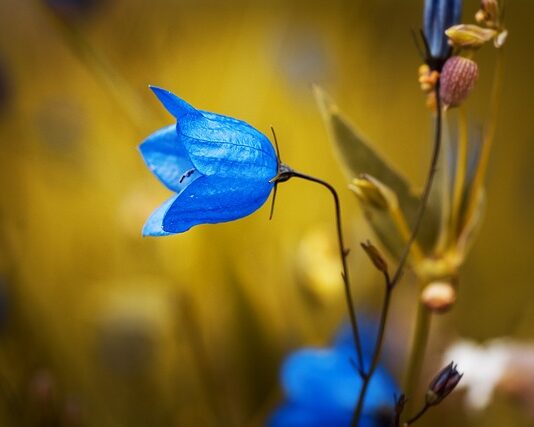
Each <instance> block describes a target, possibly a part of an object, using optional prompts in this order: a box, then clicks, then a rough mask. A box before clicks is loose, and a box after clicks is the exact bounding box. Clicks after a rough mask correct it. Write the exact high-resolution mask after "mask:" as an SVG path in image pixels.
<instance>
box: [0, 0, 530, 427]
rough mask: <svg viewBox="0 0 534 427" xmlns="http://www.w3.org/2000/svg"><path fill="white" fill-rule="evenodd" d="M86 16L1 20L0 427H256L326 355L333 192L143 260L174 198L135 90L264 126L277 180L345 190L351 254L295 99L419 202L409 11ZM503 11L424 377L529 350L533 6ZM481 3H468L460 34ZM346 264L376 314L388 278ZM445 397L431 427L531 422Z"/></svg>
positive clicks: (402, 318) (331, 309) (335, 316)
mask: <svg viewBox="0 0 534 427" xmlns="http://www.w3.org/2000/svg"><path fill="white" fill-rule="evenodd" d="M51 3H52V2H51ZM84 3H85V2H84ZM92 3H94V5H93V7H90V8H85V9H84V10H83V12H80V13H74V14H73V13H71V12H69V11H67V12H65V13H62V14H61V15H57V14H53V13H51V11H50V9H47V7H46V6H45V5H44V2H41V1H38V0H34V1H29V2H19V1H16V0H0V161H1V167H0V174H1V190H2V198H1V211H0V215H1V216H0V227H1V237H2V239H1V254H2V257H1V258H0V274H1V280H0V284H1V287H0V322H1V325H0V328H1V331H0V332H1V336H0V386H1V387H0V390H1V391H2V396H3V398H2V404H1V405H0V424H1V425H6V426H15V425H16V426H25V425H28V426H57V425H60V426H79V425H83V426H99V427H106V426H129V427H135V426H148V425H154V426H171V425H176V426H177V425H185V426H193V425H206V426H211V425H228V426H248V425H250V426H254V425H261V424H262V420H263V419H264V416H265V415H266V414H267V413H268V412H269V411H270V409H271V408H273V407H274V405H276V402H277V399H278V398H279V397H280V392H279V389H278V382H277V381H278V380H277V371H278V367H279V363H280V361H281V360H282V357H283V355H284V354H286V353H287V352H288V351H289V350H290V349H292V348H295V347H296V346H299V345H303V344H323V343H325V342H327V340H328V339H329V337H330V335H331V333H332V331H333V330H334V328H335V327H336V325H337V324H338V323H339V322H340V321H341V319H343V318H344V316H345V315H344V313H345V312H344V307H345V306H344V301H343V299H342V298H343V293H342V287H341V280H340V278H339V277H338V276H335V275H336V274H339V271H338V269H337V264H336V262H337V261H336V258H335V256H336V254H335V241H334V240H333V239H334V225H333V208H332V206H331V205H330V199H329V195H328V194H327V193H326V192H322V191H321V190H319V189H317V188H315V187H314V186H310V185H307V184H306V183H300V182H295V183H293V182H292V183H290V184H287V185H284V186H282V187H280V191H279V196H278V197H279V198H278V202H277V209H276V213H275V217H274V219H273V220H272V221H271V222H269V221H268V207H264V208H263V209H261V210H260V211H259V212H258V213H256V214H255V215H253V216H251V217H249V218H246V219H244V220H241V221H238V222H236V223H229V224H224V225H220V226H217V227H214V226H200V227H196V228H194V229H193V230H192V231H190V232H188V233H186V234H184V235H178V236H174V237H170V238H165V239H142V238H141V237H140V230H141V227H142V224H143V222H144V220H145V218H146V217H147V216H148V214H149V213H150V212H151V211H152V210H153V209H154V208H155V207H156V206H158V205H159V203H160V202H161V201H163V200H164V199H165V198H166V195H167V194H166V193H165V190H162V186H160V185H158V184H157V183H156V181H155V179H154V177H153V176H152V175H151V174H150V173H149V171H148V170H146V168H145V167H144V165H143V163H142V160H141V158H140V156H139V154H138V152H137V145H138V144H139V143H140V141H141V140H142V139H143V138H144V137H145V136H147V135H148V134H149V133H150V132H152V131H153V130H155V129H156V128H158V127H161V126H163V125H165V124H168V123H171V122H172V118H171V117H170V116H168V115H166V113H165V112H164V111H163V109H162V108H160V106H159V105H158V102H157V101H156V100H155V99H154V98H153V97H152V96H151V94H150V93H149V91H148V90H147V85H148V84H156V85H159V86H162V87H165V88H168V89H170V90H172V91H174V92H175V93H177V94H179V96H181V97H183V98H185V99H187V100H188V101H190V102H191V103H192V104H193V105H195V106H197V107H199V108H202V109H206V110H209V111H216V112H220V113H224V114H227V115H230V116H235V117H239V118H242V119H244V120H246V121H248V122H249V123H251V124H252V125H254V126H255V127H257V128H258V129H260V130H263V131H264V132H265V133H268V129H269V125H270V124H273V125H274V126H275V128H276V130H277V133H278V138H279V141H280V144H281V150H282V158H283V160H284V161H285V162H286V163H288V164H290V165H292V166H294V167H296V168H298V169H299V170H303V171H306V172H311V173H313V174H315V175H317V176H320V177H323V178H325V179H328V180H330V181H331V182H332V183H334V184H335V185H336V187H337V188H338V189H339V190H340V193H341V197H342V203H343V207H344V215H345V219H346V221H345V222H346V224H347V229H348V230H350V239H349V240H350V241H349V243H350V246H351V247H352V248H356V247H357V246H358V243H359V241H361V240H364V239H366V238H368V237H372V233H371V231H370V230H369V228H368V227H367V226H366V225H365V223H364V221H363V219H362V216H361V212H360V211H359V209H358V207H357V204H356V202H355V200H354V196H353V195H352V194H351V193H350V192H349V191H348V190H344V189H346V187H347V182H346V180H345V178H344V177H343V175H342V173H341V170H340V168H339V165H338V164H337V162H336V160H335V158H334V155H333V154H332V151H331V147H330V145H329V143H328V140H327V133H326V130H325V128H324V125H323V123H322V121H321V117H320V113H319V111H318V109H317V106H316V104H315V102H314V100H313V95H312V91H311V87H310V85H311V83H314V82H316V83H320V84H321V85H323V86H324V87H326V88H327V90H328V91H329V92H330V93H332V95H334V96H335V99H336V101H337V102H338V103H339V104H340V106H342V108H343V110H344V111H345V112H346V113H347V114H348V115H349V116H350V117H351V118H352V119H353V120H354V121H355V122H356V123H358V124H359V126H360V127H361V128H362V130H363V132H364V133H365V135H367V136H369V137H370V138H371V139H372V140H373V141H375V143H376V144H377V145H378V146H379V150H380V151H381V152H382V153H384V155H385V157H386V158H388V159H390V160H394V163H395V164H396V165H398V167H399V169H401V170H402V171H403V173H404V174H405V175H406V176H407V177H408V179H409V180H410V182H412V183H413V184H414V186H415V187H416V188H417V186H418V185H421V184H420V183H421V182H422V179H423V176H424V173H425V170H426V167H427V158H428V156H429V150H430V143H429V139H430V138H429V137H430V135H431V121H430V120H429V115H428V112H427V111H426V109H425V106H424V97H423V96H422V94H421V93H420V92H419V88H418V83H417V67H418V65H419V64H420V62H421V61H420V58H419V57H418V54H417V51H416V50H415V48H414V46H413V42H412V39H411V37H410V33H409V30H410V28H418V27H419V26H420V16H421V4H419V3H422V2H391V1H386V0H379V1H363V0H352V1H341V0H335V1H331V2H328V3H326V2H321V1H307V2H305V1H298V0H295V1H286V2H283V1H275V0H272V1H268V2H253V1H226V2H218V1H215V0H201V1H193V0H180V1H171V0H158V1H155V2H146V1H141V0H110V1H103V0H100V1H96V0H95V1H94V2H92ZM508 3H509V5H508V8H509V9H508V12H507V16H506V19H507V27H508V28H509V29H510V30H511V35H510V38H509V41H508V44H507V46H506V58H505V61H506V65H505V67H506V71H505V72H506V76H505V83H504V85H505V91H504V97H503V104H502V110H501V111H502V115H501V117H500V122H499V124H498V135H497V140H496V144H495V147H494V151H493V153H492V165H491V169H490V175H489V179H488V206H487V213H486V219H485V223H484V226H483V229H482V231H481V236H480V238H479V241H478V242H477V243H476V244H475V247H474V249H473V252H472V254H471V256H470V258H469V259H468V261H467V263H466V265H465V268H464V271H463V272H462V279H461V283H460V292H459V301H458V304H457V306H456V308H455V310H454V311H453V312H452V313H451V314H448V315H446V316H444V317H442V318H440V319H439V321H437V322H435V324H434V332H433V334H432V339H431V346H432V351H431V356H432V357H431V358H430V360H429V363H428V364H429V366H430V368H429V369H430V370H432V369H433V363H436V362H437V361H439V358H440V352H441V351H442V349H443V348H444V346H445V345H446V343H447V342H448V341H449V340H450V339H452V338H453V337H454V336H457V335H461V336H466V337H472V338H475V339H486V338H489V337H494V336H502V335H511V336H515V337H518V338H521V339H525V340H532V339H533V338H534V334H533V333H532V330H533V328H534V308H533V306H532V304H531V300H532V298H533V297H534V288H533V287H532V278H531V272H530V266H531V257H532V254H531V248H532V235H533V232H534V225H533V222H532V217H533V215H534V203H533V202H532V197H531V195H532V188H531V187H532V185H531V183H532V180H533V179H534V172H533V171H534V151H533V149H532V144H533V143H534V133H533V127H532V125H531V123H532V121H531V116H532V114H533V113H534V108H533V102H534V101H533V99H534V94H533V92H532V87H533V85H532V82H531V76H532V75H533V73H534V67H533V59H532V54H531V53H532V47H531V43H532V41H533V38H532V35H531V33H530V31H531V30H530V27H531V23H530V20H531V19H530V17H531V16H532V14H533V13H534V4H533V3H531V2H529V1H526V0H522V1H521V0H518V1H516V2H508ZM477 6H478V4H477V2H476V1H468V2H467V4H466V15H467V14H473V13H474V12H475V10H476V8H477ZM491 54H492V52H491V50H489V49H488V50H487V51H483V52H481V55H480V57H479V59H480V69H481V79H480V82H479V84H478V87H477V88H476V90H475V92H474V95H473V97H472V99H470V100H469V102H468V104H467V106H468V110H469V114H470V117H471V118H472V119H473V120H474V121H475V122H477V121H480V122H481V121H482V118H483V117H484V115H485V113H486V111H487V105H486V99H487V96H486V95H487V91H488V90H489V84H490V79H491V64H492V57H491ZM332 248H334V249H332ZM350 263H351V268H352V271H353V283H354V292H355V296H356V298H357V301H358V306H359V307H361V308H363V310H364V311H365V312H372V311H373V310H374V309H375V308H376V307H377V304H378V303H379V298H380V292H381V289H380V287H379V286H378V284H379V283H380V278H379V276H378V274H377V273H376V272H374V271H373V270H372V268H371V266H369V265H368V264H369V263H368V261H367V260H366V258H365V255H364V254H363V253H360V252H359V251H356V250H354V251H353V253H352V254H351V257H350ZM332 277H333V278H332ZM414 295H415V288H414V287H413V286H411V283H410V280H409V277H407V278H406V280H405V281H404V283H403V285H402V287H401V288H400V291H399V292H398V293H397V295H396V297H395V298H396V299H395V301H394V307H393V315H392V316H393V317H392V322H391V325H390V330H389V333H388V336H387V339H388V349H386V355H385V358H386V359H387V361H388V362H389V364H390V366H391V367H392V369H394V370H395V372H396V373H397V374H400V371H399V369H401V367H402V366H403V365H402V361H403V357H404V354H405V341H406V340H407V338H406V337H408V334H409V330H410V325H411V322H412V321H413V319H412V317H413V307H414V302H415V301H414V299H415V298H414ZM455 399H456V401H454V398H453V399H452V400H451V402H448V404H447V405H444V407H443V408H441V407H440V408H438V409H436V410H435V414H434V417H432V416H430V417H429V418H428V420H426V421H425V422H427V425H434V426H440V425H474V426H478V425H480V426H482V425H484V426H502V425H517V426H521V425H525V426H526V425H530V424H529V421H528V420H527V419H526V418H525V417H524V416H523V415H522V413H521V412H519V411H518V410H517V408H516V407H515V406H514V405H513V404H510V403H509V402H507V401H505V400H497V403H495V405H493V406H492V407H491V408H490V410H489V411H487V413H486V414H479V415H477V416H470V415H469V414H465V413H464V412H463V411H462V410H461V405H460V402H459V400H460V398H459V397H456V398H455ZM443 411H447V417H446V419H444V417H440V413H441V414H442V413H443ZM422 424H424V423H422Z"/></svg>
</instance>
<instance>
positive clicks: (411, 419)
mask: <svg viewBox="0 0 534 427" xmlns="http://www.w3.org/2000/svg"><path fill="white" fill-rule="evenodd" d="M429 409H430V405H429V404H428V403H425V405H424V406H423V407H422V408H421V410H420V411H419V412H418V413H417V414H415V415H414V416H413V417H412V418H410V419H409V420H407V421H406V422H405V423H404V424H403V427H409V426H411V425H412V424H413V423H415V422H416V421H417V420H418V419H419V418H421V417H422V416H423V415H425V413H426V411H428V410H429Z"/></svg>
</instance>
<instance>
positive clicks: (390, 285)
mask: <svg viewBox="0 0 534 427" xmlns="http://www.w3.org/2000/svg"><path fill="white" fill-rule="evenodd" d="M439 88H440V84H439V79H438V81H437V83H436V87H435V94H436V121H435V132H434V148H433V151H432V158H431V160H430V168H429V170H428V174H427V178H426V183H425V188H424V190H423V194H422V196H421V202H420V205H419V210H418V212H417V216H416V218H415V222H414V224H413V227H412V233H411V235H410V238H409V239H408V242H407V243H406V246H405V247H404V251H403V253H402V255H401V258H400V260H399V264H398V265H397V269H396V270H395V273H394V275H393V277H392V278H391V279H389V276H388V275H387V274H386V275H385V277H386V293H385V295H384V302H383V304H382V315H381V319H380V325H379V329H378V337H377V341H376V344H375V349H374V352H373V359H372V362H371V365H370V367H369V370H368V371H367V372H364V375H362V378H363V384H362V389H361V391H360V395H359V397H358V403H357V404H356V409H355V410H354V416H353V417H352V423H351V425H352V427H357V426H358V424H359V421H360V418H361V415H362V411H363V405H364V401H365V395H366V393H367V389H368V387H369V383H370V381H371V379H372V377H373V374H374V372H375V370H376V367H377V366H378V361H379V359H380V354H381V351H382V344H383V341H384V332H385V328H386V322H387V317H388V312H389V306H390V301H391V293H392V292H393V289H394V288H395V286H396V284H397V283H398V282H399V280H400V278H401V276H402V273H403V271H404V267H405V266H406V262H407V260H408V255H409V253H410V250H411V248H412V245H413V244H414V242H415V239H416V237H417V234H418V232H419V229H420V227H421V223H422V220H423V217H424V214H425V210H426V207H427V205H428V199H429V197H430V190H431V189H432V183H433V181H434V176H435V175H436V170H437V165H438V159H439V153H440V150H441V127H442V126H441V121H442V116H441V113H442V112H441V102H440V97H439Z"/></svg>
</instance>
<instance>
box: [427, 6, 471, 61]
mask: <svg viewBox="0 0 534 427" xmlns="http://www.w3.org/2000/svg"><path fill="white" fill-rule="evenodd" d="M461 15H462V0H425V10H424V16H423V31H424V33H425V37H426V40H427V43H428V48H429V50H430V52H429V53H430V56H431V57H432V59H434V60H438V62H443V60H445V59H446V58H447V57H448V56H449V52H450V46H449V44H448V40H447V36H446V35H445V30H446V29H447V28H449V27H452V26H453V25H456V24H459V23H460V18H461Z"/></svg>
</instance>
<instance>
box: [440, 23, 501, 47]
mask: <svg viewBox="0 0 534 427" xmlns="http://www.w3.org/2000/svg"><path fill="white" fill-rule="evenodd" d="M445 34H447V37H448V38H449V43H450V44H451V45H453V46H454V47H460V48H471V49H478V48H479V47H480V46H482V45H483V44H485V43H487V42H489V41H490V40H492V39H493V38H494V37H495V36H496V35H497V31H495V30H493V29H490V28H482V27H479V26H478V25H471V24H461V25H454V26H453V27H450V28H448V29H447V30H446V31H445Z"/></svg>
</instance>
